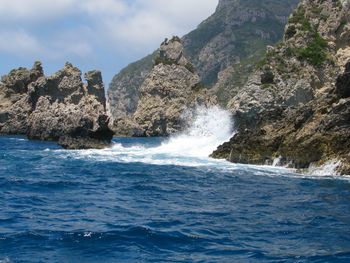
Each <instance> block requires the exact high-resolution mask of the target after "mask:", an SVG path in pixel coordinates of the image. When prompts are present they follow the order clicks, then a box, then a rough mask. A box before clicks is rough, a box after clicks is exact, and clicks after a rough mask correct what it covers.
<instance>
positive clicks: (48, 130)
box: [0, 62, 113, 149]
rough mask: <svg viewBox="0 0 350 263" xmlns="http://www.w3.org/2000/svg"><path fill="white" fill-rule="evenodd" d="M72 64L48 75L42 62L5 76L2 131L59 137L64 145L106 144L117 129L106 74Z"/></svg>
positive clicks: (0, 121) (43, 137)
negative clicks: (110, 124)
mask: <svg viewBox="0 0 350 263" xmlns="http://www.w3.org/2000/svg"><path fill="white" fill-rule="evenodd" d="M85 77H86V80H87V82H88V84H87V85H86V86H85V85H84V83H83V82H82V79H81V71H80V70H79V69H78V68H76V67H74V66H73V65H72V64H70V63H66V65H65V67H64V68H63V69H62V70H60V71H58V72H57V73H55V74H54V75H52V76H50V77H47V78H46V77H45V76H44V74H43V70H42V67H41V63H40V62H36V63H35V64H34V67H33V69H31V70H27V69H24V68H20V69H18V70H13V71H11V72H10V74H9V75H7V76H4V77H3V78H2V84H1V94H2V96H3V98H2V99H1V102H2V103H1V108H0V109H1V112H0V116H1V118H0V133H2V134H26V135H27V136H28V138H30V139H38V140H53V141H58V142H59V144H61V145H62V146H63V147H65V148H70V149H84V148H101V147H105V146H106V145H108V144H109V143H110V141H111V139H112V136H113V133H112V131H111V130H110V129H109V128H108V117H107V115H106V105H105V97H104V86H103V82H102V77H101V72H99V71H90V72H88V73H86V74H85Z"/></svg>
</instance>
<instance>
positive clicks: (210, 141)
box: [45, 107, 339, 177]
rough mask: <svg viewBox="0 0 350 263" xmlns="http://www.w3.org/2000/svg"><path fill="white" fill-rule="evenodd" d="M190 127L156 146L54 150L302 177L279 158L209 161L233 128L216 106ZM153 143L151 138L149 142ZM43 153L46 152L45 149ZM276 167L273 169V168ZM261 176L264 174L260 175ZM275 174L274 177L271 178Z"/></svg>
mask: <svg viewBox="0 0 350 263" xmlns="http://www.w3.org/2000/svg"><path fill="white" fill-rule="evenodd" d="M193 120H194V121H193V124H192V125H191V126H190V128H189V129H187V130H186V131H185V132H183V133H181V134H179V135H176V136H173V137H171V138H169V139H168V140H166V141H164V142H163V143H161V145H159V146H155V147H151V146H147V143H145V144H142V145H131V146H125V145H123V144H121V143H114V145H113V146H112V147H110V148H107V149H102V150H76V151H71V150H70V151H67V150H53V151H52V152H54V153H55V155H56V156H58V157H60V158H67V159H70V158H74V159H84V160H86V159H87V160H93V161H99V162H105V161H106V162H116V163H147V164H153V165H177V166H189V167H203V166H205V167H207V168H208V169H224V170H227V171H235V170H256V172H257V174H259V172H258V171H273V174H271V176H277V175H281V174H284V175H286V176H301V177H303V176H302V175H297V174H295V173H294V172H295V171H294V170H292V169H287V168H284V167H278V166H279V165H280V161H281V159H280V158H276V160H274V163H273V166H254V165H242V164H234V163H230V162H228V161H225V160H216V159H212V158H209V155H210V154H211V153H212V152H213V151H214V150H215V149H216V148H217V147H218V145H220V144H222V143H223V142H226V141H228V140H229V139H230V138H231V137H232V136H233V132H234V125H233V122H232V118H231V115H230V113H229V112H228V111H225V110H223V109H220V108H219V107H212V108H209V109H208V108H199V109H197V110H196V111H195V112H194V118H193ZM150 140H152V139H150ZM45 151H46V150H45ZM337 165H339V164H338V163H334V162H333V163H328V164H326V165H324V166H323V167H322V169H320V168H316V167H314V168H313V169H311V170H310V171H311V176H310V175H308V176H310V177H312V176H313V177H317V176H316V175H320V174H323V175H328V176H330V175H331V176H332V175H335V170H336V166H337ZM274 166H275V167H274ZM262 174H265V175H266V173H264V172H262ZM274 174H275V175H274Z"/></svg>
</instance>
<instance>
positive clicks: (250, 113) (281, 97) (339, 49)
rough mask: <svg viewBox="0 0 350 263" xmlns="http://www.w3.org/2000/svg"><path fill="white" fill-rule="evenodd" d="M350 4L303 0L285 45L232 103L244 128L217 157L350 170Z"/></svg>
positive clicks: (269, 56) (238, 124)
mask: <svg viewBox="0 0 350 263" xmlns="http://www.w3.org/2000/svg"><path fill="white" fill-rule="evenodd" d="M349 7H350V1H349V0H343V1H340V0H337V1H332V0H324V1H311V0H303V1H302V2H301V3H300V5H299V7H298V8H297V9H296V10H295V11H294V13H293V15H292V16H291V17H290V19H289V22H288V25H287V26H286V29H285V34H284V40H283V42H282V43H280V44H279V45H277V46H275V47H270V48H269V49H268V52H267V53H266V56H265V58H264V59H263V60H262V61H261V62H260V63H259V69H258V70H257V71H256V72H255V73H254V74H252V75H251V76H250V77H249V80H248V81H247V83H246V84H245V86H244V88H243V89H242V90H241V92H240V93H239V94H237V95H236V96H235V97H233V98H232V100H231V101H230V102H229V108H230V109H231V111H232V112H233V114H234V116H235V123H236V127H237V133H236V134H235V136H234V137H233V138H232V139H231V140H230V142H228V143H225V144H224V145H222V146H220V147H219V148H218V150H217V151H216V152H215V153H214V154H213V156H214V157H217V158H226V159H228V160H230V161H232V162H239V163H251V164H266V163H268V164H272V163H273V162H275V164H279V165H287V166H289V167H293V168H298V169H309V170H310V169H312V168H314V167H319V166H321V167H322V166H323V167H325V166H326V167H333V168H334V169H335V171H333V172H334V173H336V172H337V173H340V174H350V155H349V148H350V145H349V142H350V129H349V128H350V74H349V73H350V18H349V11H350V10H349ZM333 172H332V171H329V173H330V174H331V173H333Z"/></svg>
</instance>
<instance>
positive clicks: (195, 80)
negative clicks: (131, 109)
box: [114, 37, 216, 136]
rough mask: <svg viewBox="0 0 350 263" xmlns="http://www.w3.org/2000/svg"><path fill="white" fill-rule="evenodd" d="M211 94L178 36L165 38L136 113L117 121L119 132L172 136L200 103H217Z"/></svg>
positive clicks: (181, 128)
mask: <svg viewBox="0 0 350 263" xmlns="http://www.w3.org/2000/svg"><path fill="white" fill-rule="evenodd" d="M215 103H216V100H215V98H214V97H213V96H209V95H208V94H207V90H206V89H204V88H203V86H202V84H201V82H200V78H199V76H198V74H197V73H196V71H195V68H194V67H193V65H192V64H191V62H190V61H189V60H188V59H187V58H186V56H185V55H184V50H183V45H182V42H181V40H180V39H179V38H178V37H174V38H172V39H171V40H169V41H168V40H165V41H164V42H163V43H162V45H161V46H160V48H159V51H158V53H157V56H156V58H155V64H154V66H153V69H152V70H151V72H150V73H149V74H148V75H147V77H146V79H145V80H144V82H143V83H142V85H141V88H140V95H139V100H138V104H137V107H136V110H135V113H134V114H133V115H131V116H130V117H127V118H125V117H122V118H118V119H116V120H115V123H114V127H115V131H116V133H117V134H119V135H120V134H122V135H131V136H168V135H170V134H173V133H176V132H179V131H181V130H183V129H184V128H185V127H186V125H187V123H188V122H189V120H190V118H191V114H190V113H191V110H192V109H194V108H196V107H197V106H208V105H212V104H215Z"/></svg>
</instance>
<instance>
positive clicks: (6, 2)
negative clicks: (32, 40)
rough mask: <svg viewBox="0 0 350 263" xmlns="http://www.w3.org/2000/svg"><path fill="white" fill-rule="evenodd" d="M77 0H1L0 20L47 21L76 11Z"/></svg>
mask: <svg viewBox="0 0 350 263" xmlns="http://www.w3.org/2000/svg"><path fill="white" fill-rule="evenodd" d="M75 1H76V0H56V1H49V0H0V21H10V22H11V21H26V22H31V21H45V20H47V19H48V18H50V19H53V18H59V17H61V16H63V15H66V14H68V13H72V12H74V3H75Z"/></svg>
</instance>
